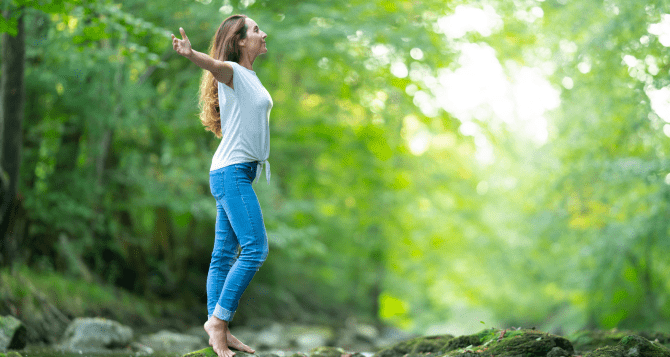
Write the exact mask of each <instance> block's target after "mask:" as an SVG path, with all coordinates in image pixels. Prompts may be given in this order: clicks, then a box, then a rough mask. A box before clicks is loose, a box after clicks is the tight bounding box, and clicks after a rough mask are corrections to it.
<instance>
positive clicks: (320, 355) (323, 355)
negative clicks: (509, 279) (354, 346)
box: [309, 346, 345, 357]
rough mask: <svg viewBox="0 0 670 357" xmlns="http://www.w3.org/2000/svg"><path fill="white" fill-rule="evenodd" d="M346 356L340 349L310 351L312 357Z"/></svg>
mask: <svg viewBox="0 0 670 357" xmlns="http://www.w3.org/2000/svg"><path fill="white" fill-rule="evenodd" d="M343 354H345V352H344V350H343V349H341V348H339V347H325V346H324V347H316V348H313V349H312V350H311V351H309V356H310V357H340V356H342V355H343Z"/></svg>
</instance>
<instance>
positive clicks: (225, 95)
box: [210, 61, 272, 182]
mask: <svg viewBox="0 0 670 357" xmlns="http://www.w3.org/2000/svg"><path fill="white" fill-rule="evenodd" d="M226 63H230V65H231V66H232V67H233V87H234V88H235V89H232V88H230V87H229V86H228V85H226V84H224V83H221V82H217V83H218V85H219V88H218V90H219V110H220V113H221V133H222V138H221V143H220V144H219V147H218V148H217V149H216V153H214V157H213V158H212V166H211V167H210V171H214V170H218V169H220V168H222V167H225V166H228V165H232V164H239V163H242V162H251V161H258V162H259V164H258V170H257V173H256V178H258V177H259V176H260V174H261V169H262V166H263V164H265V175H266V177H267V181H268V182H270V164H269V163H268V161H267V160H268V157H270V110H271V109H272V97H270V93H268V91H267V90H266V89H265V87H263V84H261V81H260V80H259V79H258V77H257V76H256V73H255V72H254V71H252V70H249V69H246V68H244V67H242V66H241V65H240V64H238V63H236V62H231V61H226Z"/></svg>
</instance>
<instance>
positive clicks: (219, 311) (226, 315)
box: [212, 304, 235, 322]
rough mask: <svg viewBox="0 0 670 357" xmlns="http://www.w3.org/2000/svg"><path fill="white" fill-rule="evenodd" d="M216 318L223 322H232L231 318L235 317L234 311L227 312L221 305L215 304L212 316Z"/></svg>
mask: <svg viewBox="0 0 670 357" xmlns="http://www.w3.org/2000/svg"><path fill="white" fill-rule="evenodd" d="M212 315H214V316H216V317H217V318H219V319H221V320H223V321H228V322H230V321H232V320H233V316H234V315H235V311H228V310H227V309H224V308H223V307H221V305H219V304H216V307H215V308H214V313H213V314H212Z"/></svg>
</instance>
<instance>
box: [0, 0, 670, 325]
mask: <svg viewBox="0 0 670 357" xmlns="http://www.w3.org/2000/svg"><path fill="white" fill-rule="evenodd" d="M2 10H3V16H2V17H0V32H2V58H1V61H2V74H1V76H2V78H1V81H2V86H1V88H0V89H1V98H2V99H0V100H1V103H0V105H1V107H2V115H1V116H0V130H1V131H0V140H2V142H1V143H0V158H1V165H2V166H1V168H2V170H1V173H2V175H1V176H2V177H1V180H0V181H2V185H1V186H0V188H1V189H2V192H1V200H2V201H1V202H0V234H1V236H0V242H1V243H2V244H1V245H0V266H1V268H0V275H1V276H3V277H4V279H6V280H3V284H2V285H4V287H3V286H0V293H1V294H0V315H5V314H10V313H12V311H13V310H12V308H11V307H10V305H11V304H8V303H7V302H8V301H14V300H12V299H13V298H11V296H10V292H9V290H7V289H8V287H9V286H15V287H16V288H18V289H19V290H20V289H22V288H23V289H25V286H23V285H21V284H22V283H20V282H21V281H23V280H20V279H19V278H18V277H17V274H18V275H21V276H23V277H24V278H25V277H34V279H35V280H34V281H45V282H46V283H45V284H47V286H48V284H55V283H54V282H55V281H60V280H61V279H65V280H67V281H70V282H80V283H83V284H84V285H76V286H90V287H91V289H93V288H94V287H106V289H111V290H104V291H118V292H119V294H120V293H121V292H123V294H128V296H132V297H134V298H138V299H141V300H142V301H143V303H142V304H140V303H138V305H137V306H143V307H142V308H143V309H144V308H146V309H148V310H147V311H149V312H148V313H147V314H148V315H152V314H153V315H156V314H158V315H160V314H161V312H160V310H157V308H156V307H155V306H159V305H161V306H175V307H174V311H180V312H181V315H180V314H175V315H173V316H175V317H174V318H181V316H183V315H188V316H191V318H192V319H194V320H196V321H200V320H202V322H204V320H205V319H206V307H205V283H206V276H207V270H208V266H209V262H210V257H211V253H212V247H213V242H214V240H213V238H214V223H215V218H216V206H215V200H214V198H213V197H212V194H211V192H210V187H209V176H208V171H209V168H210V164H211V160H212V155H213V153H214V152H215V150H216V148H217V146H218V144H219V139H217V138H216V136H215V135H213V134H212V133H211V132H208V131H205V130H204V128H203V126H202V124H201V123H200V121H199V118H198V114H199V111H200V109H199V102H198V89H199V83H200V79H201V76H202V75H203V70H202V69H200V68H199V67H197V66H196V65H194V64H193V63H192V62H190V61H189V60H187V59H186V58H184V57H182V56H179V55H178V54H177V53H175V51H174V50H173V48H172V44H171V39H170V35H171V34H175V36H177V37H179V38H181V36H180V35H179V27H183V28H184V30H185V32H186V34H188V37H189V39H190V41H191V44H192V46H193V49H195V50H197V51H200V52H205V53H207V52H208V49H209V47H210V45H211V41H212V39H213V36H214V34H215V32H216V30H217V28H218V27H219V25H220V24H221V22H222V20H223V19H225V18H226V17H227V16H229V15H231V14H234V13H243V14H245V15H247V16H249V17H251V18H252V19H254V20H255V21H256V22H257V23H258V24H259V26H260V27H261V29H263V31H264V32H266V33H267V34H268V37H267V48H268V53H267V54H265V55H263V56H260V57H259V58H258V59H257V60H256V62H255V63H254V71H255V72H256V73H257V75H258V77H259V78H260V80H261V81H262V83H263V84H264V86H265V87H266V88H267V90H268V92H269V93H270V94H271V96H272V99H273V101H274V106H273V108H272V112H271V119H270V128H271V150H270V158H269V161H270V163H271V165H272V178H271V180H270V182H269V184H268V183H266V182H265V179H262V180H259V182H254V185H253V186H254V190H255V191H256V193H257V195H258V197H259V200H260V203H261V207H262V209H263V218H264V222H265V226H266V229H267V232H268V237H269V244H270V253H269V255H268V258H267V260H266V261H265V263H264V265H263V267H262V268H261V269H260V271H259V272H258V273H257V274H256V276H255V277H254V280H253V281H252V283H251V285H250V286H249V288H248V289H247V291H246V292H245V294H244V296H243V301H242V302H241V303H240V310H239V312H238V315H237V317H236V321H237V323H239V324H241V325H244V324H245V323H250V322H252V321H253V320H254V319H257V318H267V319H272V320H276V321H302V322H320V323H332V324H341V323H343V322H344V321H346V320H347V319H348V318H350V317H352V316H353V317H356V318H357V319H358V320H360V321H366V322H368V323H370V324H374V325H390V326H394V327H396V328H398V329H401V330H404V331H410V332H413V333H417V334H431V333H446V332H450V333H472V332H476V331H478V330H480V329H481V328H483V327H484V326H486V327H491V326H500V327H502V326H524V327H531V326H537V327H538V328H541V329H543V330H545V331H553V332H557V333H558V332H561V333H568V332H573V331H577V330H579V329H582V328H598V329H611V328H615V327H617V328H630V329H643V328H644V329H655V330H665V331H670V324H669V323H668V321H670V298H669V296H670V283H669V281H670V280H669V279H668V277H670V139H669V137H670V2H667V1H665V0H644V1H630V0H582V1H569V0H420V1H411V0H351V1H339V0H291V1H271V0H239V1H238V0H178V1H172V2H168V3H166V2H163V1H157V0H142V1H139V0H115V1H111V0H99V1H88V0H38V1H34V0H4V1H3V2H2ZM24 278H21V279H24ZM40 279H41V280H40ZM8 281H11V282H13V283H12V284H14V285H12V284H8ZM33 283H34V282H33ZM34 284H36V283H34ZM66 290H67V289H66ZM96 291H97V290H96ZM24 292H25V291H24ZM43 293H44V294H45V295H46V296H47V297H49V295H50V294H52V293H51V292H49V291H44V292H43ZM2 294H4V295H2ZM15 294H16V293H15ZM53 294H56V293H55V292H54V293H53ZM59 294H61V295H59V296H60V299H61V300H68V299H67V297H65V298H64V297H63V296H72V297H76V296H77V295H78V294H83V292H82V291H78V290H74V289H73V290H70V291H69V292H68V291H64V292H61V293H59ZM63 294H65V295H63ZM68 294H69V295H68ZM54 296H55V295H54ZM124 296H125V295H124ZM100 299H101V301H103V300H104V301H107V300H110V299H111V300H113V297H110V298H103V297H100ZM75 300H76V299H73V300H72V302H67V301H61V302H60V304H69V303H71V304H75V302H74V301H75ZM59 301H60V300H59ZM143 304H147V305H143ZM147 306H148V307H147ZM152 306H154V307H152ZM74 311H79V312H80V313H81V315H95V314H99V315H101V316H105V315H109V314H113V312H110V311H107V310H105V309H100V310H96V309H95V308H91V309H88V310H87V309H83V310H74ZM105 311H107V312H105ZM164 313H166V314H167V312H164Z"/></svg>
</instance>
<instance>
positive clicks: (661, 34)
mask: <svg viewBox="0 0 670 357" xmlns="http://www.w3.org/2000/svg"><path fill="white" fill-rule="evenodd" d="M647 31H649V33H650V34H652V35H656V36H657V37H658V41H659V42H660V43H661V45H663V46H664V47H670V14H663V15H661V22H658V23H655V24H650V25H649V27H647Z"/></svg>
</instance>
